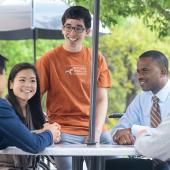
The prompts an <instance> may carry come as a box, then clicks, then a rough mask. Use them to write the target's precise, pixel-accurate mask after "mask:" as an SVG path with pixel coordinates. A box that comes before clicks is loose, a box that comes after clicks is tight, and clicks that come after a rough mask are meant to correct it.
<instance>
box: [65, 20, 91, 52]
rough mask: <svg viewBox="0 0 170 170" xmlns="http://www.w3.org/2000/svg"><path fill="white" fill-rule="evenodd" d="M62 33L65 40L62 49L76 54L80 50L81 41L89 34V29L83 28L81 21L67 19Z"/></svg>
mask: <svg viewBox="0 0 170 170" xmlns="http://www.w3.org/2000/svg"><path fill="white" fill-rule="evenodd" d="M69 28H70V29H69ZM79 30H82V31H79ZM62 33H63V35H64V39H65V42H64V48H65V49H66V50H68V51H71V52H78V51H80V50H81V48H82V41H83V40H84V39H85V37H86V36H87V35H88V34H89V33H90V29H86V28H85V24H84V21H83V20H82V19H79V20H77V19H67V20H66V22H65V24H64V25H63V27H62Z"/></svg>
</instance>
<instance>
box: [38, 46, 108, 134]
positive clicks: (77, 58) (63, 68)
mask: <svg viewBox="0 0 170 170" xmlns="http://www.w3.org/2000/svg"><path fill="white" fill-rule="evenodd" d="M91 62H92V54H91V49H90V48H86V47H83V48H82V50H81V51H80V52H69V51H66V50H65V49H64V48H63V46H60V47H57V48H55V49H53V50H51V51H49V52H47V53H46V54H45V55H44V56H42V57H41V58H40V59H39V61H38V62H37V69H38V72H39V76H40V87H41V93H42V94H44V93H45V92H46V91H47V108H46V111H47V115H48V119H49V122H51V123H52V122H57V123H59V124H60V125H61V130H62V132H65V133H69V134H75V135H88V129H89V110H90V75H91ZM110 86H111V82H110V75H109V70H108V67H107V64H106V62H105V59H104V57H103V56H102V55H101V54H99V57H98V76H97V87H104V88H109V87H110Z"/></svg>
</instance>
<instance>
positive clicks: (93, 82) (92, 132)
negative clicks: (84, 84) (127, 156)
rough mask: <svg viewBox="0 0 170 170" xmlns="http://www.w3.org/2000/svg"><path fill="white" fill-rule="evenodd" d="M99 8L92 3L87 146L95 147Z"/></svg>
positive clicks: (98, 3)
mask: <svg viewBox="0 0 170 170" xmlns="http://www.w3.org/2000/svg"><path fill="white" fill-rule="evenodd" d="M99 7H100V0H95V2H94V18H93V32H92V45H93V46H92V69H91V70H92V71H91V89H90V121H89V141H88V145H95V144H96V142H95V118H96V116H95V112H96V85H97V80H96V78H97V67H98V41H99Z"/></svg>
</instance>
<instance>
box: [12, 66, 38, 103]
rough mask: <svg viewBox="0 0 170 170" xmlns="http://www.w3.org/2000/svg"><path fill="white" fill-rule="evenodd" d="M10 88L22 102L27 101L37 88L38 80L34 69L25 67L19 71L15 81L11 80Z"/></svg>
mask: <svg viewBox="0 0 170 170" xmlns="http://www.w3.org/2000/svg"><path fill="white" fill-rule="evenodd" d="M10 89H12V90H13V93H14V95H15V96H16V98H17V100H18V102H19V103H20V104H22V103H27V102H28V100H29V99H31V98H32V97H33V96H34V95H35V93H36V90H37V81H36V76H35V73H34V71H33V70H32V69H25V70H21V71H20V72H18V73H17V74H16V76H15V78H14V80H13V81H11V82H10Z"/></svg>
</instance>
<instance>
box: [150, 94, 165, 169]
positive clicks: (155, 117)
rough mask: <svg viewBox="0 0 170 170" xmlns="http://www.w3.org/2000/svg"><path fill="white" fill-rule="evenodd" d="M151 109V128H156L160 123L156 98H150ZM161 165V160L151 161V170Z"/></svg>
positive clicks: (157, 99)
mask: <svg viewBox="0 0 170 170" xmlns="http://www.w3.org/2000/svg"><path fill="white" fill-rule="evenodd" d="M152 102H153V104H152V107H151V113H150V114H151V115H150V116H151V127H153V128H156V127H157V126H158V125H159V124H160V123H161V115H160V108H159V104H158V102H159V98H158V97H156V96H153V97H152ZM161 163H162V161H161V160H158V159H153V169H155V168H156V167H157V166H158V165H160V164H161Z"/></svg>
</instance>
